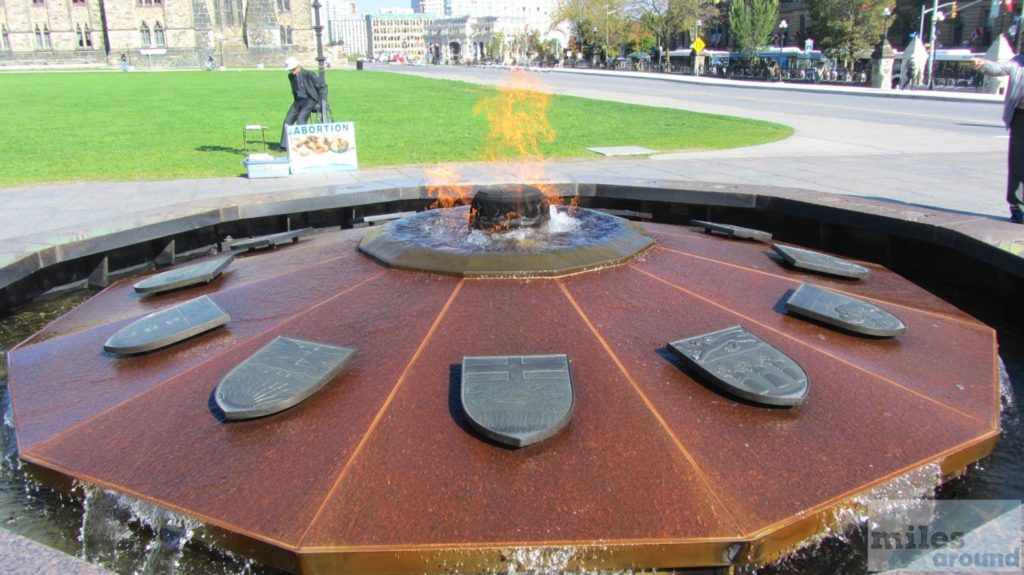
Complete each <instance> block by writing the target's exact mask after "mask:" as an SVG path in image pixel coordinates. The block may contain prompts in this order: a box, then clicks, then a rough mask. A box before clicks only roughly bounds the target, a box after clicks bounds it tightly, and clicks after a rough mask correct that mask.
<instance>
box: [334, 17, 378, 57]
mask: <svg viewBox="0 0 1024 575" xmlns="http://www.w3.org/2000/svg"><path fill="white" fill-rule="evenodd" d="M327 42H328V43H329V44H331V45H333V46H334V47H336V48H337V49H338V51H339V52H340V53H341V54H344V55H346V56H348V55H356V56H365V55H366V52H367V49H368V46H369V44H368V40H367V38H366V18H364V17H362V16H342V17H340V18H335V19H333V20H328V22H327Z"/></svg>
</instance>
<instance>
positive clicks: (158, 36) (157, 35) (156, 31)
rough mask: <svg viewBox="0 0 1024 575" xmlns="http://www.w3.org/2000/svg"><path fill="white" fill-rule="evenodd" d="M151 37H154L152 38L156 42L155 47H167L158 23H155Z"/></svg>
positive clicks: (162, 29)
mask: <svg viewBox="0 0 1024 575" xmlns="http://www.w3.org/2000/svg"><path fill="white" fill-rule="evenodd" d="M153 36H154V38H155V40H156V45H157V46H166V45H167V41H166V40H164V27H163V26H161V25H160V22H157V23H156V24H155V25H154V26H153Z"/></svg>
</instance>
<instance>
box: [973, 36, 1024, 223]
mask: <svg viewBox="0 0 1024 575" xmlns="http://www.w3.org/2000/svg"><path fill="white" fill-rule="evenodd" d="M1022 66H1024V55H1021V56H1014V57H1013V59H1012V60H1010V61H1009V62H992V61H990V60H983V59H981V58H975V59H974V67H975V68H976V69H977V70H979V71H980V72H981V73H982V74H985V75H986V76H1009V77H1010V82H1009V87H1008V88H1007V90H1006V100H1005V101H1004V102H1003V124H1004V125H1006V127H1007V128H1008V129H1009V130H1010V150H1009V154H1008V158H1007V164H1008V169H1007V178H1006V203H1008V204H1010V221H1012V222H1014V223H1017V224H1021V223H1024V110H1022V108H1024V98H1022V97H1021V95H1022V93H1024V68H1022Z"/></svg>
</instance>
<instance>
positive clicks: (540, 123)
mask: <svg viewBox="0 0 1024 575" xmlns="http://www.w3.org/2000/svg"><path fill="white" fill-rule="evenodd" d="M550 100H551V96H549V95H548V94H545V93H544V92H542V91H540V83H539V82H538V81H537V79H536V78H535V77H531V76H530V75H529V74H528V73H526V72H524V71H522V70H515V71H513V72H512V74H510V75H509V76H508V77H507V78H506V79H505V81H504V82H502V84H501V85H500V86H499V87H498V93H497V94H495V95H494V96H492V97H490V98H484V99H483V100H481V101H480V103H478V104H477V105H476V107H475V108H473V111H474V113H477V114H483V115H484V116H485V117H486V118H487V124H488V126H490V129H489V130H488V132H487V148H486V150H485V152H486V157H487V159H488V160H491V161H497V160H506V159H523V160H534V161H539V160H542V159H543V157H544V154H543V153H542V152H541V149H540V146H541V144H543V143H550V142H554V141H555V130H554V129H552V128H551V125H550V123H549V122H548V104H549V103H550Z"/></svg>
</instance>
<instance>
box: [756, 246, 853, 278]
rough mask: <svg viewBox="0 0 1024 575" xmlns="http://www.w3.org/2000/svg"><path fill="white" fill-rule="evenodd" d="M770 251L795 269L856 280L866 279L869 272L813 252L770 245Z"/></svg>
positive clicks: (835, 258)
mask: <svg viewBox="0 0 1024 575" xmlns="http://www.w3.org/2000/svg"><path fill="white" fill-rule="evenodd" d="M772 249H773V250H775V251H776V252H777V253H778V254H779V255H780V256H782V257H783V259H785V260H786V262H788V263H789V265H791V266H793V267H795V268H797V269H802V270H807V271H812V272H818V273H822V274H827V275H830V276H839V277H843V278H850V279H856V280H859V279H864V278H866V277H868V273H869V271H870V270H868V268H866V267H864V266H861V265H857V264H855V263H853V262H848V261H846V260H844V259H840V258H837V257H835V256H830V255H828V254H823V253H821V252H816V251H814V250H805V249H803V248H795V247H793V246H782V245H779V244H772Z"/></svg>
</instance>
